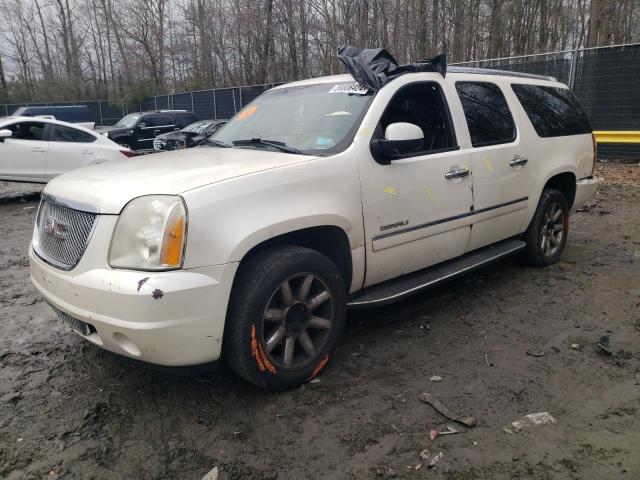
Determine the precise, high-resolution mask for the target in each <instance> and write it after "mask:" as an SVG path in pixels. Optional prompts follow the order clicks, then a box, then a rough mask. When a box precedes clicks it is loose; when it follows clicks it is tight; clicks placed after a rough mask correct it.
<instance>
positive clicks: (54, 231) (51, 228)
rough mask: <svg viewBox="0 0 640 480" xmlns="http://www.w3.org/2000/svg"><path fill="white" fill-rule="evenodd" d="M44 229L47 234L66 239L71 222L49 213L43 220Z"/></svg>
mask: <svg viewBox="0 0 640 480" xmlns="http://www.w3.org/2000/svg"><path fill="white" fill-rule="evenodd" d="M42 230H43V231H44V233H46V234H47V235H53V236H54V237H56V238H60V239H62V240H64V239H65V238H67V236H68V235H69V224H68V223H66V222H63V221H61V220H58V219H57V218H53V217H50V216H49V215H47V216H46V217H44V221H43V222H42Z"/></svg>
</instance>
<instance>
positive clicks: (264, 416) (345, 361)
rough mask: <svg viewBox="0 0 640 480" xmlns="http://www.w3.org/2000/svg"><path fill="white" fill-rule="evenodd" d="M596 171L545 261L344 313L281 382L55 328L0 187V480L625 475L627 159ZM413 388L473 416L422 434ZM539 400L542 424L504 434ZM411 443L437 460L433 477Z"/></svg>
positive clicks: (20, 204)
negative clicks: (216, 474)
mask: <svg viewBox="0 0 640 480" xmlns="http://www.w3.org/2000/svg"><path fill="white" fill-rule="evenodd" d="M600 173H601V174H602V175H604V176H605V177H606V178H607V179H608V181H607V183H606V184H605V185H603V187H602V188H601V190H600V192H599V193H598V195H597V197H596V198H595V199H594V201H593V205H592V206H591V207H590V208H588V209H586V210H587V211H584V212H581V213H577V214H576V215H575V216H574V217H573V218H572V222H571V229H572V231H571V235H570V240H569V245H568V247H567V249H566V252H565V254H564V257H563V261H562V262H560V263H559V264H557V265H554V266H552V267H549V268H547V269H545V270H537V269H533V268H527V267H523V266H521V265H520V264H518V263H517V262H516V261H515V260H507V261H504V262H502V263H499V264H496V265H493V266H491V267H489V268H487V269H485V270H483V271H481V272H478V273H475V274H472V275H470V276H467V277H466V278H464V279H461V280H458V281H455V282H453V283H450V284H448V285H446V286H444V287H441V288H438V289H436V290H433V291H431V292H429V293H426V294H423V295H419V296H417V297H414V298H412V299H410V300H407V301H404V302H402V303H400V304H396V305H392V306H389V307H385V308H383V309H378V310H365V311H358V312H352V313H350V315H349V320H350V321H349V327H348V331H347V335H346V338H345V340H344V341H343V343H342V345H341V346H340V348H339V350H338V352H337V353H336V355H335V356H334V358H333V361H332V363H331V365H330V367H328V368H327V369H326V370H324V371H323V372H322V375H321V377H320V381H319V382H318V383H314V384H308V385H306V386H304V387H302V388H299V389H296V390H294V391H290V392H287V393H282V394H273V393H267V392H263V391H259V390H256V389H255V388H253V387H251V386H249V385H247V384H244V383H242V382H240V381H239V380H238V379H237V378H236V377H235V376H234V375H232V374H231V373H230V372H229V371H228V370H226V369H225V368H224V367H222V368H220V369H219V370H217V371H214V372H211V373H200V374H198V375H192V376H175V375H170V374H167V373H162V372H158V371H154V370H151V369H149V368H146V367H144V366H140V365H138V364H134V363H131V362H130V361H127V360H125V359H123V358H119V357H117V356H115V355H113V354H110V353H108V352H105V351H103V350H100V349H98V348H97V347H94V346H93V345H91V344H89V343H87V342H85V341H83V340H82V339H81V338H80V337H78V336H76V335H74V334H73V333H71V332H70V331H69V330H67V329H66V328H65V327H64V325H63V324H62V323H61V322H59V321H58V320H57V319H56V317H55V315H54V314H53V312H52V311H51V309H50V308H49V307H48V306H47V304H45V303H44V302H43V301H42V299H41V298H40V296H39V295H38V294H37V293H36V292H35V290H34V288H33V287H32V286H31V284H30V283H29V280H28V266H27V255H26V251H27V246H28V243H29V239H30V236H31V228H32V223H33V220H34V214H35V207H36V205H37V197H38V195H37V189H35V190H34V188H33V187H32V186H8V185H7V184H4V185H1V186H0V225H2V239H1V240H0V242H1V243H0V269H1V270H0V478H2V479H7V480H14V479H42V478H47V479H53V478H64V479H90V478H94V479H200V478H202V476H203V475H205V474H206V473H207V472H208V471H210V470H211V469H212V468H213V467H215V466H217V467H219V471H220V478H222V479H240V478H242V479H361V478H364V479H374V478H407V479H422V478H424V479H565V478H566V479H605V478H606V479H613V478H615V479H630V480H631V479H637V478H640V454H639V452H640V434H639V433H638V432H640V186H639V185H640V165H622V166H621V165H615V164H613V165H612V164H606V165H602V166H601V168H600ZM34 191H36V193H34ZM603 334H606V335H609V336H610V338H611V349H612V350H613V355H612V356H605V355H603V354H601V353H599V351H598V348H597V347H596V346H595V342H596V341H597V340H598V339H599V337H600V336H601V335H603ZM572 344H577V345H578V348H577V349H573V348H572V347H571V345H572ZM529 349H541V350H543V351H544V352H545V355H544V356H542V357H533V356H529V355H527V354H526V353H525V352H526V351H527V350H529ZM433 375H439V376H442V377H443V379H442V381H440V382H432V381H430V377H431V376H433ZM425 391H427V392H430V393H432V394H433V395H435V396H437V397H438V398H439V399H440V400H441V401H442V402H444V403H445V404H446V405H447V406H449V407H450V408H451V409H454V410H456V411H458V412H461V413H465V414H472V415H475V416H477V417H478V418H479V423H478V425H477V426H476V427H475V428H472V429H470V430H469V431H467V432H466V433H459V434H455V435H449V436H442V437H438V438H436V439H435V440H434V441H431V440H430V439H429V432H430V430H431V429H433V428H436V427H439V426H444V425H445V424H446V423H447V422H446V420H445V419H444V418H443V417H442V416H441V415H440V414H438V413H436V412H435V411H434V410H433V409H432V408H431V407H430V406H429V405H427V404H424V403H422V402H420V401H419V400H418V396H419V394H420V393H422V392H425ZM545 411H548V412H550V413H551V414H552V415H553V417H554V418H555V419H556V420H557V423H556V424H551V425H544V426H537V427H532V428H529V429H526V430H522V431H521V432H519V433H513V434H507V433H505V432H504V431H503V426H505V425H508V424H510V423H511V422H513V421H515V420H517V419H518V418H520V417H521V416H523V415H525V414H529V413H536V412H545ZM425 449H426V450H428V452H429V453H430V454H431V455H433V454H437V453H438V452H442V454H443V456H442V459H441V460H440V461H439V462H438V463H437V464H436V465H435V467H433V468H432V469H428V468H427V466H426V463H425V461H424V460H423V459H422V458H421V456H420V452H421V451H423V450H425Z"/></svg>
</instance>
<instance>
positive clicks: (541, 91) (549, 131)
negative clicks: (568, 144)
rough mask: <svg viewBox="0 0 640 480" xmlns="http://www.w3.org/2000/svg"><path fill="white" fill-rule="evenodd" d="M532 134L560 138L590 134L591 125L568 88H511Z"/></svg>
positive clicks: (539, 86) (522, 86)
mask: <svg viewBox="0 0 640 480" xmlns="http://www.w3.org/2000/svg"><path fill="white" fill-rule="evenodd" d="M511 87H512V88H513V91H514V93H515V94H516V96H517V97H518V100H519V101H520V103H521V104H522V108H524V110H525V112H527V116H528V117H529V120H531V123H532V124H533V128H535V130H536V133H537V134H538V135H539V136H541V137H543V138H546V137H564V136H567V135H582V134H585V133H591V124H590V123H589V119H588V118H587V114H586V113H585V112H584V110H583V108H582V106H581V105H580V103H578V100H577V99H576V97H575V95H574V94H573V92H572V91H571V90H569V89H568V88H557V87H544V86H541V85H522V84H513V85H511Z"/></svg>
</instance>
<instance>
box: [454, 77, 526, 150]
mask: <svg viewBox="0 0 640 480" xmlns="http://www.w3.org/2000/svg"><path fill="white" fill-rule="evenodd" d="M456 90H457V91H458V96H459V97H460V102H462V109H463V110H464V116H465V118H466V119H467V125H468V126H469V134H470V135H471V144H472V145H473V146H474V147H483V146H487V145H497V144H500V143H509V142H513V141H514V140H515V138H516V127H515V123H514V121H513V117H512V116H511V111H510V110H509V105H508V104H507V100H506V99H505V98H504V95H503V94H502V90H500V87H498V85H496V84H495V83H489V82H456Z"/></svg>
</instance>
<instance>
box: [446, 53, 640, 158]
mask: <svg viewBox="0 0 640 480" xmlns="http://www.w3.org/2000/svg"><path fill="white" fill-rule="evenodd" d="M458 65H465V66H470V67H479V68H493V69H498V70H511V71H515V72H524V73H533V74H538V75H549V76H552V77H555V78H557V79H558V80H559V81H560V82H563V83H566V84H567V85H569V87H571V88H572V89H573V91H574V92H575V94H576V96H577V97H578V99H579V100H580V102H581V103H582V106H583V107H584V109H585V110H586V112H587V114H588V115H589V118H590V120H591V124H592V126H593V129H594V130H614V131H615V130H636V131H637V130H640V44H629V45H615V46H610V47H597V48H582V49H576V50H566V51H560V52H551V53H542V54H535V55H523V56H518V57H505V58H492V59H485V60H476V61H471V62H463V63H459V64H458ZM598 153H599V156H600V158H611V159H614V158H620V159H639V158H640V145H638V144H634V145H615V144H600V145H599V146H598Z"/></svg>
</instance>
